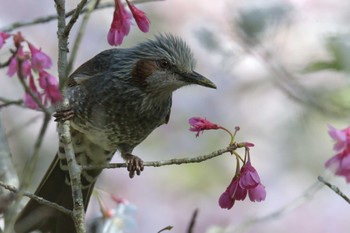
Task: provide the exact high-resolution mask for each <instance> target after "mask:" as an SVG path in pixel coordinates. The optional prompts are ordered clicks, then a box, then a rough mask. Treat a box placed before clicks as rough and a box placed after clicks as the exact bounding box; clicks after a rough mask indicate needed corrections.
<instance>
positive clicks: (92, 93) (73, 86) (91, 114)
mask: <svg viewBox="0 0 350 233" xmlns="http://www.w3.org/2000/svg"><path fill="white" fill-rule="evenodd" d="M195 66H196V60H195V58H194V55H193V53H192V51H191V49H190V48H189V46H188V45H187V44H186V42H185V41H184V40H183V39H181V38H180V37H178V36H174V35H172V34H160V35H157V36H155V37H154V38H153V39H148V40H146V41H144V42H141V43H140V44H138V45H136V46H134V47H131V48H112V49H108V50H105V51H102V52H101V53H99V54H97V55H96V56H94V57H93V58H91V59H90V60H88V61H86V62H85V63H83V64H82V65H81V66H80V67H78V68H77V69H76V70H75V71H74V72H73V73H72V74H71V75H70V76H69V77H68V79H67V81H66V83H65V85H64V86H65V87H64V88H63V90H62V93H63V95H64V96H65V97H66V98H68V100H69V105H70V109H69V110H67V111H65V110H62V111H61V112H57V113H56V115H55V116H56V120H58V121H62V120H67V119H69V120H70V132H71V136H72V145H73V148H74V153H75V157H76V160H77V162H78V163H79V164H80V165H103V164H107V163H108V162H110V160H111V158H112V157H113V155H114V154H115V152H117V151H118V152H119V153H120V155H121V157H122V158H123V159H124V160H125V161H126V163H127V170H128V172H129V176H130V177H131V178H132V177H134V175H135V174H136V175H140V173H141V172H142V170H143V160H142V159H141V158H140V157H138V156H136V155H133V154H132V151H133V149H134V148H135V147H136V146H137V145H139V144H140V143H141V142H142V141H143V140H144V139H145V138H146V137H147V136H148V135H149V134H150V133H151V132H152V131H153V130H154V129H156V128H157V127H159V126H161V125H163V124H167V123H168V122H169V117H170V112H171V105H172V93H173V92H174V91H176V90H177V89H179V88H181V87H184V86H188V85H191V84H196V85H200V86H204V87H208V88H213V89H216V85H215V84H214V83H213V82H212V81H210V80H209V79H207V78H205V77H204V76H203V75H201V74H199V73H197V72H196V71H195V70H194V69H195ZM101 171H102V169H94V170H82V174H81V185H82V194H83V199H84V208H85V211H86V208H87V206H88V203H89V199H90V196H91V193H92V190H93V187H94V184H95V182H96V179H97V177H98V175H99V174H100V173H101ZM35 195H37V196H39V197H42V198H44V199H46V200H48V201H51V202H54V203H56V204H58V205H61V206H63V207H65V208H67V209H70V210H72V209H73V200H72V191H71V186H70V179H69V174H68V168H67V161H66V159H65V150H64V146H63V142H62V141H59V147H58V153H57V154H56V156H55V158H54V160H53V162H52V163H51V165H50V167H49V169H48V171H47V172H46V174H45V176H44V178H43V179H42V181H41V183H40V185H39V187H38V188H37V190H36V192H35ZM32 230H40V231H42V232H51V233H62V232H72V233H74V232H76V230H75V228H74V223H73V220H72V219H71V217H69V216H67V215H65V214H63V213H61V212H60V211H57V210H56V209H53V208H51V207H48V206H45V205H42V204H39V203H38V202H36V201H34V200H29V202H28V203H27V204H26V206H25V207H24V209H23V210H22V211H21V213H20V214H19V217H18V218H17V220H16V223H15V232H17V233H27V232H30V231H32Z"/></svg>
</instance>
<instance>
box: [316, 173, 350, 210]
mask: <svg viewBox="0 0 350 233" xmlns="http://www.w3.org/2000/svg"><path fill="white" fill-rule="evenodd" d="M317 179H318V180H319V181H320V182H321V183H323V184H324V185H326V186H327V187H329V188H330V189H332V190H333V191H334V192H335V193H336V194H338V195H339V196H340V197H342V198H343V199H344V200H345V201H346V202H347V203H348V204H350V199H349V197H348V196H346V195H345V194H344V193H343V192H342V191H340V189H339V188H338V187H337V186H335V185H333V184H331V183H329V182H327V181H325V179H324V178H323V177H322V176H318V177H317Z"/></svg>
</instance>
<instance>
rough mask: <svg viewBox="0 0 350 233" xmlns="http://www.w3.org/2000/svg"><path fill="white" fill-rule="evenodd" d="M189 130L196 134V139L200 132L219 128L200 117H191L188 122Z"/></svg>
mask: <svg viewBox="0 0 350 233" xmlns="http://www.w3.org/2000/svg"><path fill="white" fill-rule="evenodd" d="M188 123H189V124H190V126H191V128H190V131H193V132H197V134H196V137H198V136H199V133H200V132H203V131H204V130H210V129H220V126H219V125H217V124H214V123H211V122H210V121H208V120H206V119H204V118H201V117H192V118H190V119H189V120H188Z"/></svg>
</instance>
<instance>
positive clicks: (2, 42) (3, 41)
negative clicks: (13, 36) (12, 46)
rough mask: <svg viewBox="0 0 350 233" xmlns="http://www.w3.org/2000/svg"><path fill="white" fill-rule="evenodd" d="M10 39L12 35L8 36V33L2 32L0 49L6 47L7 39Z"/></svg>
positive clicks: (0, 34) (0, 33)
mask: <svg viewBox="0 0 350 233" xmlns="http://www.w3.org/2000/svg"><path fill="white" fill-rule="evenodd" d="M9 37H10V34H7V33H6V32H0V49H1V48H2V46H4V44H5V41H6V39H7V38H9Z"/></svg>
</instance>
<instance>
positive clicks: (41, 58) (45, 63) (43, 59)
mask: <svg viewBox="0 0 350 233" xmlns="http://www.w3.org/2000/svg"><path fill="white" fill-rule="evenodd" d="M28 46H29V49H30V52H31V54H32V67H33V68H34V69H35V70H36V71H39V70H42V69H48V68H50V67H51V65H52V62H51V58H50V57H49V56H48V55H47V54H45V53H44V52H42V51H41V49H37V48H36V47H35V46H34V45H32V44H31V43H28Z"/></svg>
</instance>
